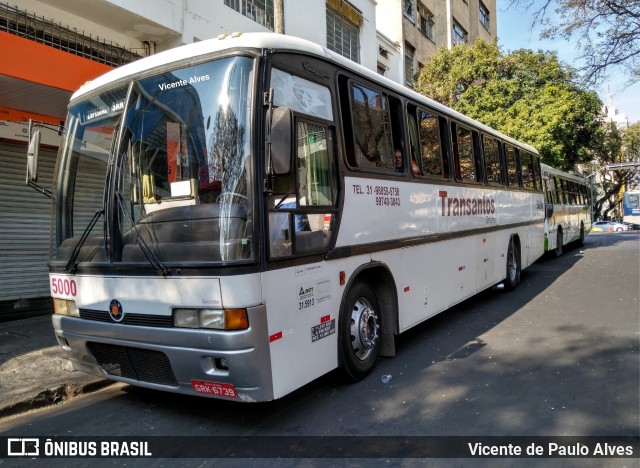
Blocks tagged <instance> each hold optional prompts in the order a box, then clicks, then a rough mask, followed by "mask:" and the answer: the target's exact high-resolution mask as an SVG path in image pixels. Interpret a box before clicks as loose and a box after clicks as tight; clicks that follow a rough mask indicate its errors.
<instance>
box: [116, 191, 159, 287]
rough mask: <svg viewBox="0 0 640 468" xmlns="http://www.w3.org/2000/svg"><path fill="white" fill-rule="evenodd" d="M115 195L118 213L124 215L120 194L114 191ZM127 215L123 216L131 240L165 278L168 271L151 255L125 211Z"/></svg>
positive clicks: (151, 252) (131, 217)
mask: <svg viewBox="0 0 640 468" xmlns="http://www.w3.org/2000/svg"><path fill="white" fill-rule="evenodd" d="M115 195H116V200H118V208H119V209H120V213H122V214H125V209H124V201H123V197H122V193H120V192H118V191H116V193H115ZM127 215H128V216H124V220H125V221H126V222H127V224H128V225H129V226H128V227H129V228H130V229H131V232H132V233H133V238H134V239H135V240H136V243H137V244H138V246H140V250H142V253H143V254H144V256H145V257H147V260H149V263H150V264H151V265H152V266H153V267H154V268H155V269H156V271H157V272H158V274H160V275H162V276H167V275H168V274H169V270H168V269H167V268H166V267H165V266H164V265H163V264H162V262H161V261H160V260H159V259H158V257H157V256H156V255H155V254H154V253H153V250H151V249H150V248H149V246H148V245H147V244H146V242H145V241H144V239H142V237H141V236H140V233H139V232H138V230H137V229H136V226H135V220H134V219H133V215H132V214H131V213H129V212H128V211H127Z"/></svg>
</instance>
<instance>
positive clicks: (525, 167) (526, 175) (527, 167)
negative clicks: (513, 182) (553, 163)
mask: <svg viewBox="0 0 640 468" xmlns="http://www.w3.org/2000/svg"><path fill="white" fill-rule="evenodd" d="M520 163H521V166H522V188H524V189H525V190H534V189H535V184H534V181H535V174H534V173H533V156H532V155H531V154H530V153H527V152H526V151H522V152H520Z"/></svg>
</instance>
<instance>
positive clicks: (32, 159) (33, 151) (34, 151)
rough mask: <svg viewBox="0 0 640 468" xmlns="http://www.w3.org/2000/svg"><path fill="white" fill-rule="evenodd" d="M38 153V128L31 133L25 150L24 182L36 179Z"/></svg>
mask: <svg viewBox="0 0 640 468" xmlns="http://www.w3.org/2000/svg"><path fill="white" fill-rule="evenodd" d="M39 154H40V130H36V131H34V132H33V133H32V135H31V139H30V140H29V150H28V151H27V180H26V183H27V184H28V183H29V182H36V181H37V180H38V156H39Z"/></svg>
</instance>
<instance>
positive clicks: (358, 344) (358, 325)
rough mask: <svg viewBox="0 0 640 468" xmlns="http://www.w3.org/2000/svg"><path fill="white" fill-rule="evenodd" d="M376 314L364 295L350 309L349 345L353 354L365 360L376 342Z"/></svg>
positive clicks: (377, 326) (377, 327)
mask: <svg viewBox="0 0 640 468" xmlns="http://www.w3.org/2000/svg"><path fill="white" fill-rule="evenodd" d="M378 329H379V325H378V315H377V314H376V311H375V310H374V309H373V307H371V304H370V303H369V301H368V300H367V299H366V298H365V297H361V298H360V299H358V300H357V301H356V302H355V304H354V305H353V310H352V311H351V347H352V349H353V352H354V354H355V356H356V357H357V358H358V359H360V360H361V361H364V360H366V359H367V358H368V357H369V355H370V354H371V353H372V352H373V350H374V349H375V347H376V344H377V342H378Z"/></svg>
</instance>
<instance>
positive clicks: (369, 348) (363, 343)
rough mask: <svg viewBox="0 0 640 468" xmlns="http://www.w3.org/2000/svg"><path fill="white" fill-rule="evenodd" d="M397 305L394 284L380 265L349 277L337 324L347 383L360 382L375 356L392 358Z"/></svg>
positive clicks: (389, 274)
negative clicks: (348, 381)
mask: <svg viewBox="0 0 640 468" xmlns="http://www.w3.org/2000/svg"><path fill="white" fill-rule="evenodd" d="M397 304H398V301H397V297H396V294H395V283H394V281H393V277H392V276H391V273H390V272H389V270H388V269H387V268H386V267H385V266H384V265H382V264H370V265H366V266H365V267H363V268H361V269H360V271H358V272H356V273H355V274H354V275H353V276H352V279H351V280H350V281H349V283H348V284H347V287H346V288H345V292H344V294H343V297H342V303H341V305H340V316H339V320H338V323H339V326H338V359H339V364H340V367H341V371H342V373H343V375H344V376H345V377H346V378H347V379H348V380H350V381H354V382H355V381H358V380H362V379H363V378H364V377H366V376H367V375H368V374H369V373H370V372H371V371H372V370H373V368H374V367H375V363H376V360H377V358H378V357H379V356H393V355H394V353H395V349H394V335H395V333H396V329H397V327H396V324H397V318H396V317H397V310H398V305H397Z"/></svg>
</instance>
